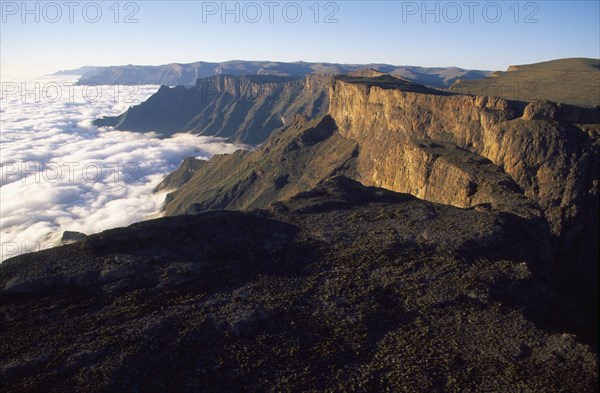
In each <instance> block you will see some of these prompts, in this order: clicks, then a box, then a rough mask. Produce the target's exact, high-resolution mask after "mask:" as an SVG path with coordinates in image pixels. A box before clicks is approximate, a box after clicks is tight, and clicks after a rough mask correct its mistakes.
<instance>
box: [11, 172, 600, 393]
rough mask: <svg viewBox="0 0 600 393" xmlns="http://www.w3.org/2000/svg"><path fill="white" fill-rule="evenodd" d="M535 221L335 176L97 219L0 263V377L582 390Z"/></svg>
mask: <svg viewBox="0 0 600 393" xmlns="http://www.w3.org/2000/svg"><path fill="white" fill-rule="evenodd" d="M547 233H548V228H547V224H545V223H544V221H543V220H525V219H523V218H521V217H518V216H516V215H513V214H506V213H500V212H490V211H479V210H477V209H461V208H457V207H452V206H448V205H441V204H435V203H431V202H426V201H423V200H419V199H417V198H415V197H413V196H410V195H406V194H397V193H394V192H391V191H387V190H384V189H377V188H368V187H364V186H362V185H360V184H358V183H356V182H354V181H351V180H349V179H347V178H344V177H335V178H332V179H330V180H329V181H327V182H325V183H323V184H321V185H319V186H318V187H317V188H315V189H314V190H312V191H310V192H305V193H301V194H299V195H297V196H295V197H294V198H292V199H290V200H289V201H287V202H282V203H276V204H274V205H273V206H272V207H271V208H269V209H268V210H254V211H249V212H234V211H215V212H206V213H202V214H198V215H188V216H177V217H167V218H162V219H158V220H153V221H147V222H142V223H139V224H134V225H132V226H130V227H128V228H122V229H115V230H110V231H106V232H103V233H101V234H98V235H92V236H90V237H88V238H86V239H85V240H83V241H81V242H78V243H75V244H71V245H67V246H62V247H58V248H55V249H51V250H46V251H42V252H40V253H35V254H27V255H22V256H19V257H17V258H13V259H11V260H8V261H6V262H4V263H3V264H2V267H1V268H0V288H1V292H0V299H1V301H0V310H1V313H0V315H1V318H2V319H1V320H2V326H3V328H2V331H1V333H0V339H1V340H2V342H3V345H2V349H1V352H0V354H1V355H0V358H1V359H2V364H1V369H0V370H1V371H0V372H1V373H2V379H1V382H0V384H1V386H2V390H3V391H7V392H8V391H39V392H49V391H56V392H59V391H60V392H63V391H72V390H77V391H115V392H117V391H143V392H152V391H190V392H192V391H305V390H311V391H386V390H387V391H423V392H425V391H427V392H431V391H448V390H460V391H482V390H487V391H490V390H491V391H547V392H552V391H561V392H565V391H573V392H584V391H593V390H594V389H595V385H596V381H597V369H596V367H597V363H596V356H595V354H594V353H593V352H591V351H590V349H589V348H588V347H586V346H585V345H582V344H581V343H580V342H579V340H578V338H577V337H576V336H574V335H572V334H570V333H568V331H569V329H570V328H572V326H570V325H571V324H575V323H577V316H576V315H572V314H569V312H570V311H569V308H568V307H566V305H564V304H562V303H561V302H560V301H554V300H556V299H554V297H553V292H552V290H551V288H550V287H549V286H548V282H547V272H548V269H549V265H548V263H549V261H548V259H547V251H548V244H547V243H548V236H547ZM549 300H553V301H549ZM32 343H35V344H34V345H32Z"/></svg>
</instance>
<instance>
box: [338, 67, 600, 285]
mask: <svg viewBox="0 0 600 393" xmlns="http://www.w3.org/2000/svg"><path fill="white" fill-rule="evenodd" d="M376 79H377V78H375V79H373V83H360V84H356V83H349V82H347V81H344V80H339V79H338V80H336V81H335V82H334V84H333V85H332V87H331V92H330V96H331V104H330V113H331V116H332V117H333V118H334V119H335V120H336V122H337V124H338V127H339V132H340V134H341V135H342V136H345V137H347V138H351V139H353V140H356V141H357V142H358V144H359V146H360V148H359V150H360V154H359V155H358V158H357V160H358V161H357V172H358V176H359V178H360V181H362V182H363V183H365V184H367V185H374V186H380V187H385V188H388V189H391V190H393V191H398V192H408V193H411V194H413V195H416V196H418V197H421V198H424V199H428V200H432V201H435V202H441V203H447V204H451V205H455V206H460V207H469V206H474V205H477V204H481V203H489V204H491V205H492V207H497V208H502V206H500V205H499V204H501V203H503V200H502V199H501V198H499V195H502V194H503V193H504V191H506V190H507V189H514V188H515V187H517V188H520V189H521V190H522V192H523V194H524V196H525V197H527V198H528V199H529V200H531V201H533V202H535V203H536V204H538V205H539V206H540V208H541V209H542V211H543V212H544V215H545V217H546V218H547V220H548V222H549V223H550V225H551V229H552V233H553V235H554V238H555V242H554V243H555V247H554V248H555V252H557V253H558V254H557V255H558V256H559V257H560V259H562V260H563V261H564V262H568V263H569V265H570V266H569V269H570V270H571V272H573V270H575V271H577V272H578V273H579V274H578V275H577V276H578V277H585V275H586V274H594V273H595V272H597V268H598V261H597V257H592V256H591V253H592V252H593V251H594V250H597V247H598V243H597V240H596V239H597V234H598V229H597V221H598V217H597V216H598V179H599V173H598V165H599V159H598V141H599V140H600V138H599V137H598V135H599V129H600V127H599V124H598V123H600V119H599V118H600V116H599V111H598V108H597V107H596V108H592V109H584V108H577V107H571V106H566V105H560V104H551V103H547V102H534V103H530V104H528V105H527V106H525V105H526V104H524V103H520V102H514V101H507V100H505V99H502V98H490V97H474V96H463V95H451V96H449V95H445V94H435V93H433V92H424V93H421V92H418V93H417V92H411V91H403V90H402V89H389V88H387V86H383V85H381V84H379V83H377V81H376ZM586 123H587V124H586ZM488 160H489V161H488ZM486 161H487V162H488V163H489V164H492V165H495V166H496V167H497V168H498V170H499V171H504V172H505V173H506V175H507V176H506V179H503V180H500V181H495V182H492V184H490V182H489V181H486V179H484V178H481V176H478V168H481V167H482V165H484V162H486ZM469 164H471V165H469ZM516 213H517V214H518V212H516ZM596 254H597V252H596Z"/></svg>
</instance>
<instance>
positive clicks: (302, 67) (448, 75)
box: [60, 60, 493, 87]
mask: <svg viewBox="0 0 600 393" xmlns="http://www.w3.org/2000/svg"><path fill="white" fill-rule="evenodd" d="M84 68H88V67H82V68H80V69H78V70H67V71H60V73H61V74H62V75H67V74H66V73H69V72H71V73H70V74H68V75H73V74H75V75H76V74H77V73H76V72H77V71H79V72H81V71H80V70H82V69H84ZM90 68H93V69H92V70H88V69H86V70H85V74H82V77H81V79H79V81H78V82H77V83H78V84H80V85H89V84H126V83H130V84H150V85H166V86H178V85H184V86H193V85H194V84H195V83H196V79H199V78H207V77H211V76H214V75H224V74H227V75H277V76H288V77H289V76H294V77H302V76H306V75H308V74H312V73H319V74H327V75H338V74H347V73H350V72H354V71H358V70H361V69H365V68H370V69H373V70H376V71H379V72H384V73H387V74H391V75H394V76H399V77H402V78H404V79H407V80H410V81H412V82H416V83H420V84H424V85H428V86H436V87H449V86H451V85H452V84H453V83H454V82H456V81H457V80H459V79H460V80H475V79H481V78H485V77H487V76H490V75H492V73H493V72H492V71H484V70H466V69H463V68H459V67H417V66H396V65H391V64H382V63H373V64H337V63H325V62H321V63H308V62H303V61H298V62H291V63H287V62H277V61H243V60H231V61H225V62H204V61H198V62H194V63H189V64H179V63H172V64H164V65H159V66H141V65H131V64H130V65H124V66H110V67H90Z"/></svg>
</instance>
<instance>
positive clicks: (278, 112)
mask: <svg viewBox="0 0 600 393" xmlns="http://www.w3.org/2000/svg"><path fill="white" fill-rule="evenodd" d="M330 81H331V78H330V77H327V76H324V75H317V74H312V75H307V76H305V77H301V78H299V79H298V78H297V77H296V78H294V77H283V76H274V75H246V76H232V75H216V76H212V77H209V78H204V79H198V80H197V81H196V84H195V85H194V86H192V87H189V88H186V87H184V86H177V87H173V88H170V87H167V86H162V87H161V88H160V89H159V90H158V92H156V93H155V94H154V95H152V96H151V97H150V98H149V99H148V100H147V101H145V102H143V103H142V104H140V105H137V106H134V107H131V108H129V109H128V110H127V111H126V112H124V113H122V114H121V115H119V116H117V117H104V118H100V119H97V120H96V121H95V122H94V124H95V125H97V126H111V127H115V128H116V129H119V130H128V131H142V132H148V131H154V132H158V133H160V134H162V135H163V136H169V135H173V134H176V133H178V132H190V133H193V134H198V135H205V136H217V137H223V138H228V139H229V140H230V141H232V142H242V143H248V144H258V143H262V142H264V141H265V140H266V139H267V137H268V136H269V135H270V134H271V133H272V132H273V131H274V130H277V129H280V128H281V127H284V126H285V125H287V124H289V123H290V122H291V120H292V119H293V117H294V116H295V115H297V114H301V115H306V116H310V117H319V116H322V115H323V114H325V113H326V111H327V108H328V99H329V96H328V92H327V90H328V86H329V84H330Z"/></svg>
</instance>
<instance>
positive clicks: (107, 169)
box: [0, 77, 241, 260]
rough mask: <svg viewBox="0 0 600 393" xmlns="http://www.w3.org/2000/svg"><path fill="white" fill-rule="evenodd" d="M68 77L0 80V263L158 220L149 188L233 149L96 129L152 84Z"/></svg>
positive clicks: (204, 140)
mask: <svg viewBox="0 0 600 393" xmlns="http://www.w3.org/2000/svg"><path fill="white" fill-rule="evenodd" d="M76 79H77V78H76V77H45V78H37V79H33V78H31V79H11V78H7V77H3V78H2V82H1V84H2V86H1V88H2V97H0V100H1V101H0V102H1V106H0V141H1V143H0V164H1V175H2V177H1V179H0V227H1V228H0V231H1V240H0V241H1V243H2V250H1V253H2V255H1V258H2V259H1V260H4V259H6V258H8V257H12V256H14V255H17V254H21V253H24V252H31V251H37V250H39V249H45V248H49V247H52V246H55V245H58V244H60V238H61V237H62V234H63V232H64V231H77V232H83V233H86V234H93V233H97V232H100V231H103V230H106V229H109V228H114V227H120V226H126V225H129V224H131V223H133V222H137V221H141V220H144V219H148V218H153V217H157V216H159V215H160V210H161V206H162V203H163V201H164V197H165V193H157V194H154V193H153V192H152V190H153V188H154V187H155V186H156V185H157V184H158V183H160V182H161V181H162V179H163V178H164V176H165V175H166V174H168V173H169V172H171V171H173V170H175V169H177V167H178V166H179V164H180V163H181V160H182V159H183V158H185V157H192V156H193V157H198V158H209V157H210V156H212V155H213V154H217V153H230V152H233V151H235V150H237V149H239V148H240V147H241V146H236V145H232V144H229V143H225V142H224V141H223V140H222V139H219V138H209V137H199V136H195V135H190V134H177V135H175V136H173V137H171V138H164V139H160V138H158V136H157V135H156V134H153V133H136V132H126V131H116V130H114V129H108V128H97V127H95V126H94V125H93V124H92V121H93V120H94V119H96V118H97V117H99V116H106V115H117V114H120V113H122V112H123V111H125V110H126V109H127V108H128V107H129V106H131V105H136V104H138V103H140V102H142V101H144V100H145V99H146V98H148V97H149V96H150V95H152V94H153V93H154V92H155V91H156V90H158V87H159V86H153V85H152V86H151V85H148V86H135V87H133V86H96V87H93V86H92V87H86V86H75V85H74V82H75V81H76Z"/></svg>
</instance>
